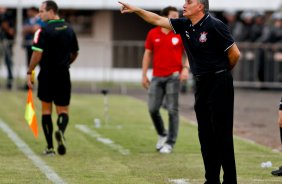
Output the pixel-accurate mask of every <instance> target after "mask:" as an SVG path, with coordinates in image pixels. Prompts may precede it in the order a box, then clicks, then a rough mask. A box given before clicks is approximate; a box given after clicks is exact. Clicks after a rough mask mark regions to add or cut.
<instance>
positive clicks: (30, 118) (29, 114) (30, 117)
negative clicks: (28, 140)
mask: <svg viewBox="0 0 282 184" xmlns="http://www.w3.org/2000/svg"><path fill="white" fill-rule="evenodd" d="M25 120H26V121H27V123H28V125H29V127H30V128H31V130H32V132H33V134H34V136H35V137H38V126H37V121H36V115H35V110H34V103H33V99H32V90H31V89H29V90H28V94H27V102H26V107H25Z"/></svg>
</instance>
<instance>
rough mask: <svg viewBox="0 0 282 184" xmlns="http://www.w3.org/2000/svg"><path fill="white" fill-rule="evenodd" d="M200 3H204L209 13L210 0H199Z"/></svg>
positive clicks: (205, 10) (205, 9)
mask: <svg viewBox="0 0 282 184" xmlns="http://www.w3.org/2000/svg"><path fill="white" fill-rule="evenodd" d="M198 2H199V3H201V4H203V5H204V12H205V13H208V12H209V9H210V8H209V0H198Z"/></svg>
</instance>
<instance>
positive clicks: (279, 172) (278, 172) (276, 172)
mask: <svg viewBox="0 0 282 184" xmlns="http://www.w3.org/2000/svg"><path fill="white" fill-rule="evenodd" d="M271 174H272V175H273V176H282V166H280V167H279V169H277V170H274V171H272V172H271Z"/></svg>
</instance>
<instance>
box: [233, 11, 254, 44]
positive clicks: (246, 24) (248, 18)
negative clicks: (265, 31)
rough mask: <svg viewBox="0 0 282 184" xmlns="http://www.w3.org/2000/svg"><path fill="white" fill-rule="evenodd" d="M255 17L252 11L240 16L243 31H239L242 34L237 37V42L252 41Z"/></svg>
mask: <svg viewBox="0 0 282 184" xmlns="http://www.w3.org/2000/svg"><path fill="white" fill-rule="evenodd" d="M253 17H254V13H253V12H251V11H244V12H243V13H242V14H241V15H240V18H241V20H242V24H243V26H242V27H241V30H240V31H239V32H240V34H239V35H237V37H236V38H235V40H236V41H237V42H248V41H250V38H251V35H252V34H253V33H252V32H251V29H252V26H253Z"/></svg>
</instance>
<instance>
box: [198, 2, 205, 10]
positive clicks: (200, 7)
mask: <svg viewBox="0 0 282 184" xmlns="http://www.w3.org/2000/svg"><path fill="white" fill-rule="evenodd" d="M199 9H200V10H202V11H203V12H204V9H205V6H204V5H203V4H202V3H199Z"/></svg>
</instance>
